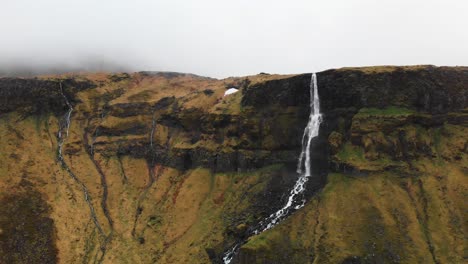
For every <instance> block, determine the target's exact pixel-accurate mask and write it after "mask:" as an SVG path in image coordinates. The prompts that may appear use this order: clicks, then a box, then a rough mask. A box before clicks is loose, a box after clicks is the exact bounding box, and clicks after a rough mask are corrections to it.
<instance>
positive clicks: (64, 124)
mask: <svg viewBox="0 0 468 264" xmlns="http://www.w3.org/2000/svg"><path fill="white" fill-rule="evenodd" d="M60 93H61V95H62V96H63V98H64V99H65V103H66V104H67V106H68V111H67V113H65V115H64V116H63V119H62V121H61V122H60V123H59V131H58V133H57V141H58V148H57V152H58V157H57V158H58V161H59V162H60V165H62V167H63V168H64V169H65V170H66V171H67V173H68V175H70V177H71V178H72V179H73V180H75V182H77V183H78V184H79V185H80V187H81V190H82V191H83V195H84V198H85V201H86V203H87V204H88V207H89V210H90V213H91V218H92V219H93V222H94V224H95V226H96V228H97V229H98V232H99V233H100V234H101V235H102V236H105V234H104V231H103V229H102V227H101V225H100V224H99V221H98V220H97V217H96V211H95V210H94V206H93V204H92V201H91V196H90V195H89V192H88V188H86V185H84V183H83V182H81V181H80V179H78V177H76V175H75V174H74V173H73V172H72V170H71V169H70V167H69V166H68V164H67V163H66V162H65V159H64V158H63V154H62V149H63V144H64V142H65V139H66V138H68V135H69V130H70V125H71V115H72V112H73V106H72V104H71V103H70V101H69V100H68V98H67V96H66V95H65V93H64V92H63V87H62V83H60ZM64 130H65V133H64ZM64 134H65V136H64Z"/></svg>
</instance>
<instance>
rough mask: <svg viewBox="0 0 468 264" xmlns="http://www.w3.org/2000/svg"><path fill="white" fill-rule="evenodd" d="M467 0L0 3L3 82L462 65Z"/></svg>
mask: <svg viewBox="0 0 468 264" xmlns="http://www.w3.org/2000/svg"><path fill="white" fill-rule="evenodd" d="M466 14H468V1H466V0H443V1H442V0H412V1H408V0H380V1H375V0H322V1H315V0H289V1H277V0H269V1H267V0H255V1H252V0H250V1H247V0H237V1H227V0H197V1H189V0H185V1H184V0H156V1H154V0H153V1H151V0H133V1H123V0H113V1H110V0H101V1H91V0H42V1H37V0H14V1H10V0H5V1H2V4H1V8H0V75H28V74H29V75H31V74H42V73H48V72H66V71H143V70H145V71H146V70H148V71H150V70H151V71H178V72H189V73H194V74H198V75H205V76H210V77H217V78H222V77H228V76H239V75H248V74H256V73H259V72H269V73H301V72H312V71H320V70H325V69H328V68H336V67H344V66H367V65H390V64H391V65H412V64H434V65H468V49H467V47H468V33H467V32H468V31H467V28H468V19H467V17H468V16H467V15H466Z"/></svg>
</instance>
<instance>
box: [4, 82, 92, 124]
mask: <svg viewBox="0 0 468 264" xmlns="http://www.w3.org/2000/svg"><path fill="white" fill-rule="evenodd" d="M60 82H61V83H62V88H63V92H64V94H65V95H66V96H67V98H68V99H69V100H70V101H71V103H72V104H74V103H76V98H75V96H74V95H75V94H76V93H77V92H79V91H82V90H85V89H90V88H94V87H96V86H95V85H94V84H93V83H91V82H88V81H77V80H75V79H61V80H56V81H51V80H40V79H22V78H0V114H3V113H8V112H12V111H18V112H20V113H22V114H23V115H29V114H33V115H40V114H45V113H55V114H61V113H64V112H66V111H67V109H68V106H67V104H66V103H65V100H64V98H63V96H62V94H61V92H60Z"/></svg>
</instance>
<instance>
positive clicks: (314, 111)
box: [223, 73, 322, 264]
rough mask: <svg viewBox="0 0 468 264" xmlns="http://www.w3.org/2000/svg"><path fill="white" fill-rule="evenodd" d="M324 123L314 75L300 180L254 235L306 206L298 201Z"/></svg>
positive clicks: (226, 256)
mask: <svg viewBox="0 0 468 264" xmlns="http://www.w3.org/2000/svg"><path fill="white" fill-rule="evenodd" d="M321 122H322V115H321V114H320V100H319V95H318V86H317V75H316V74H315V73H313V74H312V77H311V80H310V115H309V121H308V123H307V126H306V127H305V129H304V135H303V136H302V148H301V154H300V155H299V159H298V163H297V173H298V174H299V178H298V179H297V181H296V184H294V187H293V189H292V190H291V191H290V193H289V197H288V201H287V202H286V204H285V205H284V206H283V207H282V208H281V209H279V210H278V211H276V212H275V213H273V214H271V215H270V216H269V217H267V218H265V219H264V220H263V221H261V222H260V223H259V224H258V226H257V228H256V229H255V230H254V231H253V235H257V234H260V233H261V232H263V231H266V230H268V229H270V228H272V227H274V226H275V225H277V224H278V223H279V222H280V221H281V220H283V219H284V217H286V216H287V215H288V214H289V213H290V212H291V210H297V209H299V208H301V207H303V206H304V204H305V202H306V201H305V199H303V198H302V199H301V200H300V201H299V200H298V198H299V196H300V195H301V194H303V193H304V191H305V184H306V183H307V181H308V180H309V177H310V176H311V167H310V145H311V142H312V139H313V138H315V137H317V136H318V134H319V128H320V123H321ZM243 242H244V241H242V242H240V243H237V244H235V245H234V246H233V247H232V248H231V249H230V250H229V251H227V252H226V253H225V254H224V257H223V261H224V263H225V264H229V263H231V261H232V259H233V257H234V255H235V254H236V253H237V251H238V250H239V248H240V246H241V245H242V244H243Z"/></svg>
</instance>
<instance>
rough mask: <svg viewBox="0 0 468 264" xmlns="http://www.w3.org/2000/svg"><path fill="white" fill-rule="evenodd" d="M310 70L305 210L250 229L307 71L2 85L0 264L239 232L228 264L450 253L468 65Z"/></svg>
mask: <svg viewBox="0 0 468 264" xmlns="http://www.w3.org/2000/svg"><path fill="white" fill-rule="evenodd" d="M317 76H318V87H319V96H320V100H321V106H322V107H321V110H322V113H323V122H322V125H321V128H320V134H319V137H318V138H316V139H314V141H313V145H312V150H311V153H312V169H313V177H312V179H311V180H310V181H309V182H308V186H307V192H306V195H305V196H306V198H307V201H308V202H307V204H306V206H305V207H304V208H302V209H301V210H299V211H297V212H295V213H294V214H293V215H291V216H290V217H289V218H288V219H286V220H285V221H284V222H282V223H281V224H280V225H278V226H276V227H275V228H273V229H271V230H268V231H266V232H265V233H262V234H260V235H257V236H252V237H249V236H250V234H251V232H250V231H251V228H252V227H253V226H254V225H255V224H257V223H258V222H259V221H261V220H262V219H263V218H264V217H266V216H268V215H269V214H271V213H272V212H274V211H275V210H277V209H279V208H280V207H281V206H282V205H283V204H284V202H285V199H287V195H286V194H287V192H288V191H289V189H290V188H291V187H292V186H293V184H294V182H295V180H296V179H297V177H298V175H297V173H296V172H295V170H296V163H297V157H298V155H299V152H300V149H301V137H302V133H303V129H304V126H305V124H306V122H307V119H308V115H309V111H310V109H309V100H310V98H309V89H310V88H309V85H310V74H302V75H289V76H286V75H284V76H281V75H269V74H260V75H256V76H248V77H239V78H228V79H224V80H216V79H211V78H206V77H200V76H196V75H190V74H179V73H163V72H140V73H134V74H125V73H122V74H103V73H96V74H82V75H71V74H69V75H61V76H42V77H37V78H34V79H21V78H1V79H0V98H1V99H0V100H1V101H2V104H1V105H0V135H1V138H2V140H1V141H0V175H1V178H0V200H1V203H0V262H2V263H3V262H5V263H34V262H35V263H37V262H41V263H55V262H59V263H90V262H92V263H95V262H98V263H154V262H157V263H211V262H215V263H217V262H220V261H221V256H222V254H223V252H224V251H225V250H227V249H229V248H230V246H231V245H232V244H233V243H234V242H235V241H240V240H245V241H246V243H245V244H244V245H243V246H242V247H241V249H240V251H239V254H238V255H237V256H236V257H235V259H234V260H233V263H414V262H416V263H457V262H459V263H461V262H463V260H464V258H466V256H465V255H464V254H465V253H464V249H465V248H466V232H467V224H466V219H467V217H466V210H465V209H464V200H465V197H466V195H467V194H468V193H467V185H468V184H467V180H466V179H467V178H466V176H467V175H468V168H467V165H466V164H468V162H467V156H466V154H467V152H468V143H467V141H468V138H467V136H466V135H467V123H468V111H467V105H468V88H467V86H468V68H465V67H452V68H449V67H433V66H414V67H390V66H389V67H370V68H343V69H337V70H328V71H324V72H320V73H318V74H317ZM231 87H234V88H238V89H239V92H237V93H234V94H232V95H228V96H223V94H224V91H226V89H228V88H231ZM70 107H72V108H70ZM70 110H72V111H70ZM68 117H70V119H68ZM59 132H60V133H59ZM38 249H40V250H38Z"/></svg>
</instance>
